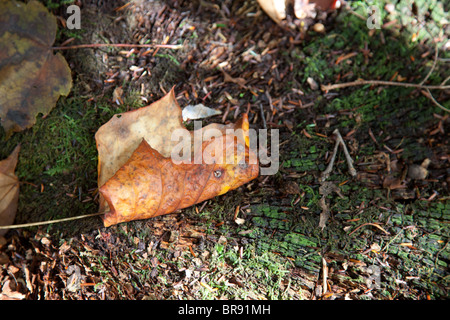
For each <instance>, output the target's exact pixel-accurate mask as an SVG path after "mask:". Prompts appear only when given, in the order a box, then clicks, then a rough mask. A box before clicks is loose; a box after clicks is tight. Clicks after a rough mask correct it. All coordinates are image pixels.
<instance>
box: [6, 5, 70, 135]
mask: <svg viewBox="0 0 450 320" xmlns="http://www.w3.org/2000/svg"><path fill="white" fill-rule="evenodd" d="M0 22H1V23H0V61H1V64H0V119H1V125H2V126H3V128H4V129H5V131H6V137H7V138H9V137H10V136H11V134H12V133H13V132H18V131H22V130H24V129H26V128H30V127H31V126H32V125H33V124H34V123H35V122H36V119H35V117H36V116H37V115H38V114H39V113H42V114H43V115H44V116H45V115H47V114H48V113H49V112H50V110H51V109H52V108H53V107H54V106H55V104H56V101H57V100H58V98H59V96H60V95H63V96H66V95H68V94H69V92H70V89H71V87H72V78H71V71H70V68H69V66H68V64H67V62H66V60H65V59H64V57H63V56H62V55H61V54H60V53H57V54H54V53H53V50H52V45H53V42H54V41H55V36H56V29H57V25H56V18H55V16H53V15H52V14H51V13H49V12H48V10H47V9H46V8H45V7H44V6H43V5H42V4H41V3H40V2H38V1H30V2H28V3H27V4H25V3H22V2H16V1H0Z"/></svg>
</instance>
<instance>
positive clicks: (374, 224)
mask: <svg viewBox="0 0 450 320" xmlns="http://www.w3.org/2000/svg"><path fill="white" fill-rule="evenodd" d="M364 226H374V227H377V228H378V229H380V230H381V231H383V232H384V233H385V234H386V235H390V233H389V232H387V231H386V230H384V229H383V228H382V227H381V226H380V225H378V224H376V223H371V222H367V223H363V224H362V225H360V226H359V227H357V228H356V229H355V230H353V231H352V232H350V233H349V234H348V235H351V234H352V233H354V232H355V231H356V230H358V229H359V228H362V227H364Z"/></svg>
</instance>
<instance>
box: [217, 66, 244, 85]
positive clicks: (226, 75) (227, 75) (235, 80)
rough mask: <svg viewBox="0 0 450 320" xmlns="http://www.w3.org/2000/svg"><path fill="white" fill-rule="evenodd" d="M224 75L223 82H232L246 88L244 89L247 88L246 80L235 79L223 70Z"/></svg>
mask: <svg viewBox="0 0 450 320" xmlns="http://www.w3.org/2000/svg"><path fill="white" fill-rule="evenodd" d="M222 73H223V82H232V83H235V84H237V85H238V86H240V87H241V88H244V89H246V88H247V87H246V86H245V84H246V83H247V80H245V79H244V78H233V77H232V76H230V75H229V74H228V73H226V72H225V71H223V70H222Z"/></svg>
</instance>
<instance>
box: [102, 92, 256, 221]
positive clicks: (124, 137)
mask: <svg viewBox="0 0 450 320" xmlns="http://www.w3.org/2000/svg"><path fill="white" fill-rule="evenodd" d="M181 114H182V112H181V108H180V106H179V105H178V103H177V101H176V99H175V94H174V90H173V89H172V90H171V91H170V92H169V93H168V94H167V95H165V96H164V97H162V98H161V99H160V100H158V101H156V102H154V103H152V104H151V105H149V106H147V107H143V108H140V109H137V110H134V111H129V112H125V113H122V114H117V115H115V116H114V117H113V118H111V120H109V121H108V122H107V123H106V124H104V125H103V126H102V127H100V128H99V130H98V131H97V133H96V135H95V139H96V143H97V150H98V154H99V160H98V161H99V162H98V186H99V188H100V189H99V190H100V199H99V203H100V209H99V210H100V212H107V211H108V209H109V208H110V206H111V205H112V206H113V207H112V208H111V212H110V213H107V214H105V217H104V223H105V225H112V224H115V223H119V222H122V221H130V220H134V219H144V218H147V217H151V216H156V215H160V214H164V213H169V212H172V211H170V210H171V208H172V206H171V205H170V204H168V203H169V202H170V200H168V199H166V198H164V197H165V196H166V194H165V192H166V191H167V190H166V191H164V190H165V189H163V187H164V188H165V186H166V185H167V186H169V185H170V186H171V187H170V188H175V187H181V186H179V185H177V186H175V184H179V183H181V184H183V188H184V184H188V183H191V184H192V185H191V186H189V187H188V188H186V190H189V194H191V192H197V193H196V194H197V198H195V199H192V200H195V201H187V200H186V203H190V204H189V205H193V204H194V203H197V202H201V201H203V200H206V199H209V198H210V197H212V196H215V195H219V194H222V193H221V192H218V191H217V188H216V189H214V191H208V192H206V191H205V192H206V193H204V194H203V195H202V196H200V194H199V193H198V191H199V190H197V189H196V188H202V185H201V184H199V185H195V183H196V181H197V180H198V181H197V182H205V183H206V181H208V179H209V178H208V177H207V176H202V175H204V174H205V172H209V174H210V175H211V172H212V171H211V170H212V169H211V168H212V167H211V166H207V165H206V163H205V162H204V161H202V159H198V158H193V160H194V164H195V165H194V164H192V165H191V166H192V167H190V166H182V165H176V164H175V163H173V162H171V161H170V160H169V158H170V157H171V155H172V151H173V150H174V149H175V148H176V147H179V144H180V142H179V140H177V139H176V137H175V139H173V137H172V135H173V134H175V133H176V136H183V137H189V138H190V143H191V145H190V146H189V147H190V149H191V155H190V156H191V157H192V155H194V156H195V155H196V154H204V152H205V150H206V148H208V149H209V150H215V147H214V148H213V146H216V145H217V146H219V143H220V141H226V142H225V144H227V143H228V147H229V148H230V147H238V146H240V148H241V149H242V148H243V149H242V151H245V152H247V153H246V154H247V155H250V153H248V151H249V150H248V147H249V138H248V130H249V123H248V117H247V115H246V114H244V115H243V117H242V119H241V120H239V121H238V122H236V123H235V124H229V125H222V124H217V123H213V124H210V125H208V126H206V127H204V128H202V129H198V130H194V131H189V130H187V129H186V128H185V127H184V126H183V123H182V116H181ZM194 127H195V126H194ZM228 129H233V131H234V132H236V133H237V138H236V141H235V139H232V140H231V141H235V142H234V145H233V146H230V145H229V142H228V141H227V140H228V139H227V137H229V136H228V135H227V134H226V131H227V130H228ZM239 129H240V130H239ZM210 130H215V132H216V133H220V134H219V135H218V138H216V139H215V140H214V141H216V140H217V141H216V142H215V144H209V143H210V142H208V144H206V145H205V143H206V142H203V141H204V140H203V138H204V136H203V135H204V134H206V133H207V132H211V131H210ZM198 136H199V137H200V139H201V141H200V143H197V144H196V141H198ZM221 138H222V140H221ZM143 140H144V141H145V143H144V142H143ZM206 140H208V139H206ZM208 141H209V140H208ZM145 144H147V146H148V147H145V146H143V145H145ZM138 147H139V148H138ZM211 148H212V149H211ZM143 149H145V152H148V153H149V155H142V152H143V151H144V150H143ZM219 149H220V148H219ZM220 150H226V149H220ZM145 152H144V153H145ZM251 154H252V159H256V155H254V154H253V153H251ZM132 155H133V156H132ZM188 156H189V155H188ZM149 157H150V158H149ZM232 160H233V162H230V159H228V162H225V164H228V163H232V164H233V165H234V167H233V166H231V167H230V166H229V167H226V166H225V167H221V168H222V169H224V170H225V169H226V170H228V171H226V172H229V173H230V174H233V178H234V179H235V181H236V182H237V181H239V180H240V178H241V176H240V175H242V174H243V173H247V171H245V172H241V171H240V170H239V169H238V167H239V166H238V164H239V162H238V161H234V160H236V159H232ZM239 160H242V159H239ZM140 161H143V162H146V163H147V164H146V165H147V166H148V165H150V164H152V165H154V166H155V167H149V168H142V165H141V164H139V162H140ZM256 162H257V161H256ZM163 163H164V167H160V166H161V165H162V164H163ZM186 165H188V164H186ZM123 166H124V167H125V166H126V167H127V169H124V168H123ZM254 166H256V168H258V165H257V163H256V165H255V164H252V165H250V166H249V170H253V171H252V175H251V176H252V178H251V179H253V178H254V172H255V168H254ZM131 168H139V170H138V172H140V173H141V174H143V175H144V176H145V177H142V178H146V179H148V180H147V181H145V183H146V187H147V188H150V190H149V192H151V193H152V194H151V195H145V196H146V197H147V198H148V197H153V199H159V200H161V203H165V202H167V204H166V205H167V208H165V209H164V210H162V209H161V210H159V209H157V210H156V211H155V210H153V211H152V209H151V207H152V205H151V204H150V203H149V202H148V201H150V200H149V198H148V199H147V200H146V201H147V202H146V205H149V206H150V207H149V208H148V210H147V211H148V212H147V213H144V212H143V211H145V210H146V209H145V208H134V209H133V208H131V207H133V206H140V205H138V204H137V203H139V201H141V200H142V201H143V199H138V198H135V197H134V195H135V193H133V195H130V194H129V195H128V196H130V197H131V198H133V197H134V198H133V199H134V200H132V201H131V202H130V201H128V205H129V206H131V207H130V208H131V209H130V208H127V209H123V206H126V205H125V204H124V201H125V200H126V199H125V198H127V197H128V196H125V194H123V195H120V194H117V195H115V194H113V193H114V192H116V191H117V192H119V193H120V192H131V191H130V190H128V189H126V188H124V187H123V186H122V185H121V184H126V185H129V186H132V185H134V184H135V183H136V181H140V180H139V179H140V177H138V176H137V175H136V174H133V173H132V170H131ZM167 168H172V169H173V170H175V171H173V172H172V171H167V170H166V169H167ZM195 168H197V169H195ZM141 169H142V170H144V171H145V170H146V169H148V170H147V171H146V172H144V171H141ZM129 170H131V171H129ZM136 170H137V169H136ZM196 170H197V171H196ZM208 170H210V171H208ZM233 170H236V171H233ZM232 171H233V172H232ZM182 172H184V173H185V174H186V177H190V174H189V175H188V174H187V172H191V174H193V173H195V174H196V175H193V176H192V181H186V182H183V181H182V180H179V179H178V178H179V177H178V178H177V176H176V174H177V173H180V174H181V173H182ZM166 174H167V175H168V177H167V182H166V179H165V175H166ZM170 175H171V176H170ZM197 175H198V176H197ZM256 175H257V173H256ZM119 176H120V178H119ZM244 176H245V175H244ZM113 177H114V179H112V178H113ZM110 179H112V180H111V181H109V180H110ZM117 179H118V180H120V183H119V182H117V181H118V180H117ZM158 179H160V180H158ZM180 179H181V178H180ZM190 179H191V178H190ZM196 179H197V180H196ZM251 179H248V180H246V181H245V182H247V181H249V180H251ZM244 180H245V179H244ZM113 181H115V182H113ZM158 181H160V182H159V183H158ZM224 181H225V180H224ZM141 182H142V183H144V181H141ZM141 182H139V183H141ZM169 182H170V183H169ZM225 182H226V183H227V186H228V189H233V188H234V187H233V186H234V182H230V181H228V180H226V181H225ZM167 183H169V184H167ZM174 183H175V184H174ZM222 183H224V182H222ZM105 184H107V186H104V185H105ZM224 185H225V184H223V185H222V187H224ZM158 186H159V187H158ZM203 187H204V188H206V185H205V186H203ZM113 190H116V191H113ZM119 190H121V191H119ZM172 190H174V189H172ZM139 192H141V191H140V190H138V191H137V193H139ZM137 193H136V194H137ZM172 193H173V194H172V197H173V198H174V199H176V200H180V199H181V198H180V197H188V196H189V194H188V195H186V192H184V193H183V194H179V193H177V192H174V191H172ZM192 194H194V193H192ZM206 194H208V196H205V195H206ZM211 194H212V196H209V195H211ZM106 198H108V199H106ZM119 198H120V199H121V200H119ZM131 198H130V199H131ZM105 199H106V200H108V201H107V202H106V201H105ZM122 200H123V201H122ZM136 201H137V202H136ZM155 201H156V200H155ZM119 202H120V204H119ZM125 202H126V201H125ZM181 205H182V204H179V205H176V206H173V208H174V209H173V210H175V209H180V208H185V207H186V206H182V207H181ZM114 206H115V207H116V208H114ZM119 207H120V208H119ZM158 207H159V205H158ZM118 208H119V209H118ZM141 211H142V212H141ZM115 212H119V213H115ZM138 217H139V218H138Z"/></svg>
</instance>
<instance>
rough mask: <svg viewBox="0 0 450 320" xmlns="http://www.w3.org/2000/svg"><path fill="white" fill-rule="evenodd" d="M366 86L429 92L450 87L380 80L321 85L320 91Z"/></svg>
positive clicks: (449, 86)
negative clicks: (404, 88)
mask: <svg viewBox="0 0 450 320" xmlns="http://www.w3.org/2000/svg"><path fill="white" fill-rule="evenodd" d="M366 84H371V85H378V86H398V87H406V88H419V89H429V90H446V89H450V85H448V86H445V85H438V86H429V85H422V84H417V83H407V82H406V83H405V82H396V81H382V80H356V81H352V82H345V83H336V84H328V85H325V84H324V85H322V86H321V87H320V88H321V89H322V91H329V90H333V89H341V88H346V87H354V86H363V85H366Z"/></svg>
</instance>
